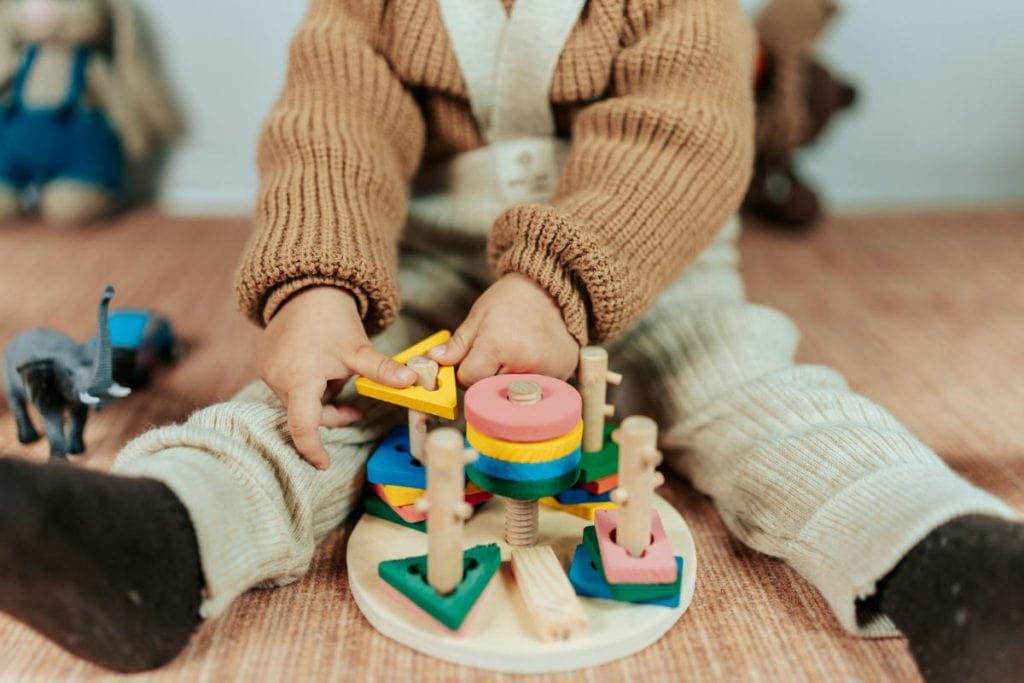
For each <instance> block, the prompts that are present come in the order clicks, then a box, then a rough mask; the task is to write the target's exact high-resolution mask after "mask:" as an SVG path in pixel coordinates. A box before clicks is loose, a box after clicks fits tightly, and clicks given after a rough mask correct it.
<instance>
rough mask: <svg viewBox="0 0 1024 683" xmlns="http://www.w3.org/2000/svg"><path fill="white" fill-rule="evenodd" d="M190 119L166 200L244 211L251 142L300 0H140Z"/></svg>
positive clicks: (248, 199)
mask: <svg viewBox="0 0 1024 683" xmlns="http://www.w3.org/2000/svg"><path fill="white" fill-rule="evenodd" d="M137 2H138V4H139V6H140V8H141V10H142V11H143V12H144V14H145V17H146V20H147V23H148V24H150V28H151V29H152V30H153V32H154V33H155V34H157V35H156V36H155V38H156V40H157V43H158V45H157V47H158V51H159V53H160V55H161V57H162V59H163V61H164V65H165V67H166V70H167V72H168V76H169V77H170V79H171V81H172V85H173V87H174V88H175V92H176V94H177V95H178V96H179V98H180V99H181V103H182V106H183V109H184V114H185V117H186V119H187V125H188V135H187V137H186V139H185V140H184V141H183V144H181V146H180V148H179V149H178V150H177V151H176V152H175V154H174V155H173V157H172V158H171V161H170V164H169V167H168V169H167V175H166V178H165V182H164V186H163V199H162V201H163V203H164V204H165V205H166V206H167V207H168V208H169V209H171V210H173V211H179V212H183V213H210V212H214V213H235V212H248V211H249V210H250V209H251V207H252V204H253V198H254V196H255V192H256V183H257V180H256V166H255V156H256V140H257V137H258V135H259V129H260V126H261V124H262V123H263V119H264V118H265V117H266V115H267V112H268V111H269V110H270V107H271V105H272V104H273V102H274V100H275V98H276V97H277V95H278V92H279V90H280V87H281V82H282V79H283V78H284V71H285V61H286V53H287V45H288V40H289V38H290V37H291V34H292V33H293V31H294V30H295V27H296V25H297V24H298V22H299V19H300V18H301V16H302V14H303V13H304V11H305V8H306V2H305V0H173V2H172V1H170V0H137Z"/></svg>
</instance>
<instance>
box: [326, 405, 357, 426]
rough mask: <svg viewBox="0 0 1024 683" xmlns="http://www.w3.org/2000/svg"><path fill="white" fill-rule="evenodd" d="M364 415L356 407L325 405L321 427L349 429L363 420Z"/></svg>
mask: <svg viewBox="0 0 1024 683" xmlns="http://www.w3.org/2000/svg"><path fill="white" fill-rule="evenodd" d="M362 416H363V414H362V413H361V412H360V411H359V409H358V408H356V407H354V406H335V405H330V404H328V405H325V406H324V407H323V412H322V413H321V415H320V425H321V426H323V427H329V428H331V429H334V428H336V427H348V426H349V425H350V424H352V423H353V422H356V421H358V420H359V418H361V417H362Z"/></svg>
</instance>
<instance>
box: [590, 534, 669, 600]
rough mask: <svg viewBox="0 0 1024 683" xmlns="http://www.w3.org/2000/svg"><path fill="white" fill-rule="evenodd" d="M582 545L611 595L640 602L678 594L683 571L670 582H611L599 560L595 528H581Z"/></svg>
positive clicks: (599, 549)
mask: <svg viewBox="0 0 1024 683" xmlns="http://www.w3.org/2000/svg"><path fill="white" fill-rule="evenodd" d="M583 547H585V548H586V549H587V553H588V554H589V555H590V561H591V562H593V563H594V567H596V568H597V571H598V572H600V573H601V577H602V578H603V579H604V580H605V582H606V583H607V584H608V587H609V588H611V591H612V596H613V597H614V598H615V599H616V600H621V601H623V602H641V601H645V600H656V599H658V598H668V597H671V596H673V595H679V591H680V589H681V588H682V585H683V573H682V572H676V580H675V581H673V582H672V583H611V582H610V581H608V577H607V576H605V573H604V564H603V563H602V562H601V548H600V547H599V546H598V543H597V530H596V529H595V528H594V527H593V526H588V527H587V528H586V529H584V530H583Z"/></svg>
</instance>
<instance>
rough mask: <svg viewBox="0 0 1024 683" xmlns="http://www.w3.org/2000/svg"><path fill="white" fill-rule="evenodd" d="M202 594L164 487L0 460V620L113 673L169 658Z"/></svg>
mask: <svg viewBox="0 0 1024 683" xmlns="http://www.w3.org/2000/svg"><path fill="white" fill-rule="evenodd" d="M202 587H203V576H202V570H201V569H200V565H199V550H198V548H197V547H196V537H195V532H194V530H193V528H192V523H191V521H190V520H189V516H188V512H187V511H186V510H185V508H184V507H183V506H182V504H181V502H180V501H179V500H178V499H177V497H176V496H175V495H174V494H173V493H172V492H171V490H170V489H168V488H167V487H166V486H165V485H164V484H162V483H160V482H158V481H155V480H152V479H127V478H123V477H114V476H111V475H107V474H101V473H98V472H92V471H88V470H85V469H81V468H78V467H74V466H71V465H68V464H65V463H54V464H46V465H36V464H31V463H27V462H23V461H19V460H12V459H0V610H2V611H3V612H6V613H8V614H9V615H11V616H12V617H14V618H15V619H18V620H20V621H22V622H24V623H25V624H27V625H28V626H30V627H32V628H33V629H35V630H36V631H38V632H39V633H41V634H43V635H44V636H46V637H47V638H49V639H50V640H52V641H54V642H55V643H57V644H58V645H60V646H61V647H63V648H64V649H66V650H68V651H69V652H71V653H72V654H75V655H77V656H79V657H82V658H83V659H87V660H89V661H91V662H93V663H95V664H98V665H100V666H103V667H106V668H108V669H113V670H115V671H126V672H127V671H142V670H146V669H152V668H155V667H158V666H161V665H162V664H165V663H167V662H169V661H170V660H171V659H173V658H174V657H175V656H176V655H177V654H178V653H179V652H180V651H181V650H182V648H184V647H185V645H186V643H188V640H189V637H190V636H191V634H192V631H193V630H195V627H196V625H197V624H198V623H199V620H200V619H199V604H200V599H201V591H202Z"/></svg>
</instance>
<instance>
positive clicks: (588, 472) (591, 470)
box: [579, 424, 619, 483]
mask: <svg viewBox="0 0 1024 683" xmlns="http://www.w3.org/2000/svg"><path fill="white" fill-rule="evenodd" d="M616 429H618V427H616V426H615V425H611V424H606V425H605V426H604V446H603V447H602V448H601V450H599V451H594V452H592V453H586V452H584V453H583V458H582V459H581V460H580V478H579V483H586V482H589V481H595V480H597V479H601V478H603V477H607V476H609V475H612V474H615V473H616V472H618V471H619V444H617V443H615V442H614V441H612V432H614V431H615V430H616Z"/></svg>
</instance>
